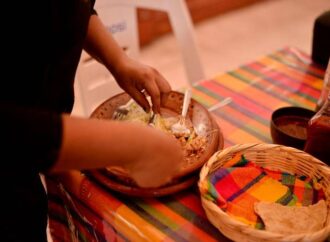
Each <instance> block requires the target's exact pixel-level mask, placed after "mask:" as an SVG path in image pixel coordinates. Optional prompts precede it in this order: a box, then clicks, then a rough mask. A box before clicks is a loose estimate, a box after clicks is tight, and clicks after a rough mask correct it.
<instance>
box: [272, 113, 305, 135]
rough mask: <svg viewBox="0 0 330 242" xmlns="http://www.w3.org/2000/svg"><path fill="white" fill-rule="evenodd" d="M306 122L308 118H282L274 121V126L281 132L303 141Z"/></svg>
mask: <svg viewBox="0 0 330 242" xmlns="http://www.w3.org/2000/svg"><path fill="white" fill-rule="evenodd" d="M308 121H309V119H308V118H304V117H300V116H282V117H279V118H277V119H276V120H275V124H276V125H277V127H278V128H279V129H280V130H281V131H282V132H284V133H286V134H288V135H290V136H292V137H294V138H298V139H302V140H305V139H306V138H307V124H308Z"/></svg>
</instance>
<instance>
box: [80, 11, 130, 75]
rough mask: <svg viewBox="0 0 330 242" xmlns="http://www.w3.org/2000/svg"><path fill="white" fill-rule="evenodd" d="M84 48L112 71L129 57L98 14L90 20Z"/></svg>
mask: <svg viewBox="0 0 330 242" xmlns="http://www.w3.org/2000/svg"><path fill="white" fill-rule="evenodd" d="M84 49H85V50H86V51H87V52H88V53H89V54H90V55H91V56H93V57H94V58H95V59H97V60H98V61H100V62H101V63H103V64H104V65H105V66H106V67H107V68H108V69H109V70H110V71H111V72H114V71H116V67H117V66H118V64H120V63H122V62H123V61H124V60H125V59H126V58H127V56H126V53H125V52H124V51H123V50H122V48H121V47H120V46H119V45H118V43H117V42H116V41H115V39H114V38H113V37H112V35H111V33H109V32H108V30H107V29H106V28H105V26H104V25H103V23H102V22H101V20H100V18H99V17H98V16H97V15H92V16H91V18H90V20H89V24H88V31H87V37H86V40H85V46H84Z"/></svg>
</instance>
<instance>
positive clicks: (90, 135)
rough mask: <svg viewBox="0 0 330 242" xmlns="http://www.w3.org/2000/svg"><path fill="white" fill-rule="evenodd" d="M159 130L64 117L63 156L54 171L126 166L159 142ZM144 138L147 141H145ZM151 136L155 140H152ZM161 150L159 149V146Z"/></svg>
mask: <svg viewBox="0 0 330 242" xmlns="http://www.w3.org/2000/svg"><path fill="white" fill-rule="evenodd" d="M154 132H155V130H153V129H151V128H150V127H141V126H138V125H136V124H133V123H126V122H120V123H119V122H115V121H105V120H96V119H95V120H86V119H80V118H74V117H69V116H66V115H65V116H63V138H62V146H61V151H60V156H59V159H58V161H57V162H56V163H55V164H54V166H53V167H52V169H51V170H52V171H65V170H69V169H78V170H81V169H94V168H101V167H105V166H111V165H116V166H117V165H121V166H126V165H127V164H128V165H129V163H131V162H133V161H134V160H135V159H137V158H138V156H139V154H141V152H144V151H145V149H146V148H147V147H149V148H150V147H151V146H154V147H153V148H155V149H157V142H154V140H153V138H155V137H157V136H156V135H155V136H153V133H154ZM141 137H143V142H141ZM148 137H152V138H151V139H149V138H148ZM158 148H159V147H158Z"/></svg>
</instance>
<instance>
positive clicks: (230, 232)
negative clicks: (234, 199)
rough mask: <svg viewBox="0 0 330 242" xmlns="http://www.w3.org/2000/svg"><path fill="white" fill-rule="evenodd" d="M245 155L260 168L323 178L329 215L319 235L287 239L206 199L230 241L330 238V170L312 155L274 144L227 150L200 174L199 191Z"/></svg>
mask: <svg viewBox="0 0 330 242" xmlns="http://www.w3.org/2000/svg"><path fill="white" fill-rule="evenodd" d="M237 152H242V153H243V154H244V155H245V157H246V158H247V159H249V160H252V161H254V162H255V163H256V164H257V165H259V166H262V167H265V168H269V169H275V170H281V171H285V172H289V173H291V174H297V175H305V176H308V177H311V178H314V177H315V178H323V179H322V180H321V181H320V184H321V186H322V188H323V190H324V191H325V196H326V203H327V208H328V216H327V222H326V225H325V227H324V228H323V229H322V230H320V231H317V232H315V233H305V234H297V235H290V236H284V235H281V234H275V233H271V232H267V231H265V230H257V229H254V228H252V227H250V226H248V225H246V224H244V223H242V222H240V221H238V220H235V219H233V218H231V217H230V216H229V215H228V214H227V213H225V212H224V211H222V210H221V209H220V208H219V207H218V206H217V205H216V204H214V203H213V202H211V201H209V200H207V199H205V198H203V197H202V205H203V208H204V210H205V212H206V215H207V217H208V219H209V220H210V222H211V223H212V224H213V225H214V226H215V227H216V228H218V229H219V230H220V232H221V233H223V234H224V235H225V236H227V237H228V238H230V239H232V240H234V241H239V242H244V241H249V242H257V241H270V242H274V241H306V242H307V241H308V242H310V241H311V242H312V241H325V240H326V239H327V238H328V236H330V168H329V167H328V166H327V165H325V164H324V163H322V162H321V161H319V160H318V159H315V158H314V157H312V156H310V155H309V154H307V153H305V152H303V151H301V150H297V149H294V148H290V147H286V146H281V145H273V144H242V145H235V146H232V147H229V148H226V149H224V150H222V151H218V152H216V153H215V154H214V155H213V156H212V157H211V158H210V159H209V161H208V162H207V163H205V165H204V166H203V168H202V170H201V172H200V178H199V183H198V186H199V189H200V191H201V189H202V182H203V181H204V179H206V177H207V176H208V174H209V173H212V172H213V171H215V170H217V169H219V168H220V167H221V166H222V165H223V164H224V163H226V162H227V161H228V160H230V159H231V158H232V157H233V154H235V153H237Z"/></svg>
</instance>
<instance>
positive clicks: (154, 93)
mask: <svg viewBox="0 0 330 242" xmlns="http://www.w3.org/2000/svg"><path fill="white" fill-rule="evenodd" d="M145 90H146V91H147V93H148V94H149V95H150V97H151V101H152V110H153V111H154V112H155V113H160V91H159V87H158V85H157V84H156V81H155V79H154V78H153V79H151V80H149V81H147V82H145Z"/></svg>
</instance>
